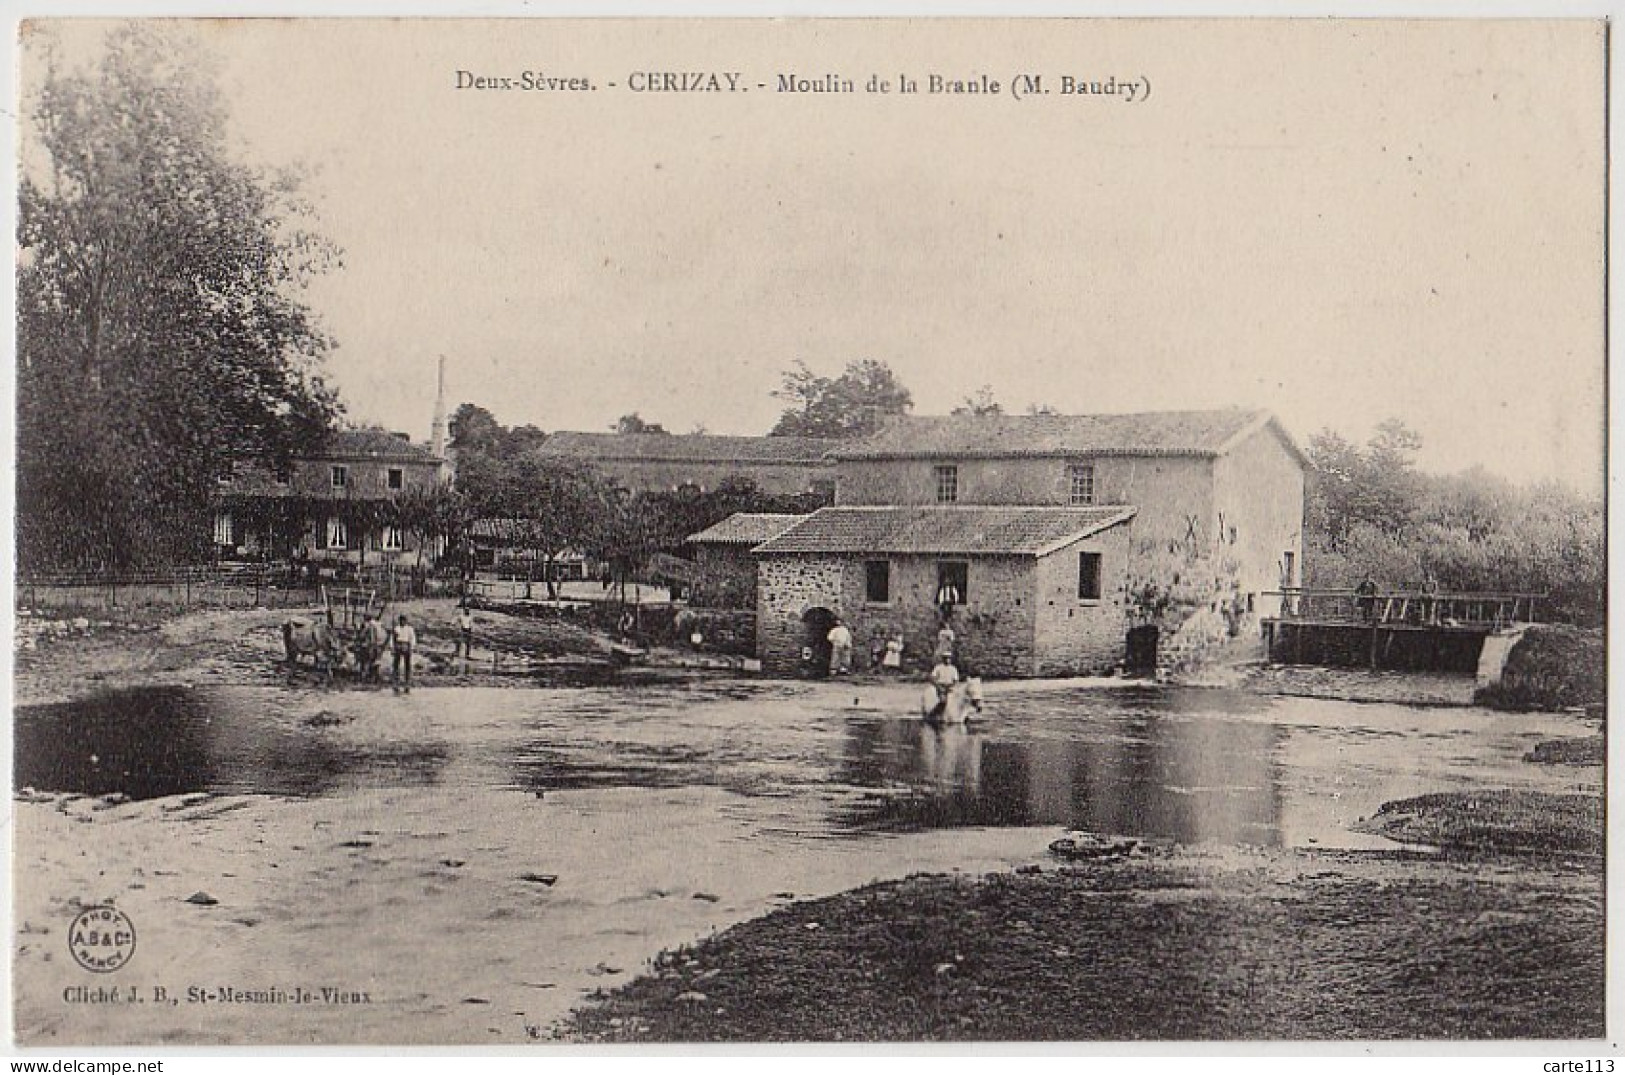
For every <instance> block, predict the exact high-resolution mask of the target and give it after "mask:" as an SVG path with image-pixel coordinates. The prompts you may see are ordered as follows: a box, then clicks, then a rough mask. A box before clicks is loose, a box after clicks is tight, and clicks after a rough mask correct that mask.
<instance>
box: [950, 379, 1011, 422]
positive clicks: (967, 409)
mask: <svg viewBox="0 0 1625 1075" xmlns="http://www.w3.org/2000/svg"><path fill="white" fill-rule="evenodd" d="M953 413H955V414H968V415H970V416H972V417H974V418H989V417H995V416H997V415H1001V414H1003V413H1004V404H1002V403H1000V402H999V401H998V400H996V399H994V398H993V386H992V385H990V384H984V385H983V386H982V387H980V388H978V389H977V390H976V391H975V392H974V393H972V394H971V395H968V396H966V397H965V402H963V403H961V404H960V405H959V406H957V407H955V408H954V410H953Z"/></svg>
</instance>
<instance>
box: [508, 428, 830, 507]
mask: <svg viewBox="0 0 1625 1075" xmlns="http://www.w3.org/2000/svg"><path fill="white" fill-rule="evenodd" d="M836 444H837V442H836V441H830V440H820V439H817V438H813V437H713V436H708V435H700V434H668V433H577V432H570V431H562V432H558V433H554V434H553V435H552V436H550V437H548V438H547V440H546V441H545V442H543V444H542V445H541V447H539V448H538V449H537V454H539V455H541V456H544V457H553V458H559V459H568V460H571V461H573V462H578V463H590V464H592V465H593V466H594V467H595V468H597V469H598V470H599V471H601V472H602V473H604V474H605V475H607V476H609V477H611V478H613V479H614V480H615V481H617V482H619V483H620V485H621V486H622V487H623V488H625V489H628V490H630V491H632V492H634V493H650V492H671V491H674V490H677V489H681V488H685V487H687V488H694V489H698V490H700V491H701V492H710V491H711V490H714V489H716V488H717V487H718V486H719V485H721V484H722V483H723V482H724V481H727V480H728V479H730V478H735V479H737V478H748V479H750V480H751V481H753V482H755V483H756V487H757V488H758V489H760V490H761V491H762V492H764V493H775V494H785V495H795V494H799V493H819V494H822V495H825V496H833V494H834V491H835V464H834V461H833V460H832V459H830V457H829V453H830V450H831V449H833V448H834V447H835V446H836Z"/></svg>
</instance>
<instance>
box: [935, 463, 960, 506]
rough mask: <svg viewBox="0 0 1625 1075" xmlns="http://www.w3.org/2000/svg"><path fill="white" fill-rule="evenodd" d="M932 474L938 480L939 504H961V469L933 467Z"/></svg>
mask: <svg viewBox="0 0 1625 1075" xmlns="http://www.w3.org/2000/svg"><path fill="white" fill-rule="evenodd" d="M931 472H932V474H934V475H935V476H936V480H937V503H938V504H956V503H958V502H959V468H958V467H956V466H951V465H950V466H941V467H932V468H931Z"/></svg>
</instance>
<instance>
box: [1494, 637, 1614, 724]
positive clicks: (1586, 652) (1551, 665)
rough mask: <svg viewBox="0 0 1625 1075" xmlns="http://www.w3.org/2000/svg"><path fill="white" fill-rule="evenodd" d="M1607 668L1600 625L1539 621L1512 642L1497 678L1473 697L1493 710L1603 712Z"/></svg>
mask: <svg viewBox="0 0 1625 1075" xmlns="http://www.w3.org/2000/svg"><path fill="white" fill-rule="evenodd" d="M1607 671H1608V662H1607V654H1606V647H1605V646H1604V645H1603V637H1602V632H1601V631H1600V630H1585V629H1582V628H1579V627H1567V626H1563V625H1552V626H1540V625H1537V626H1534V627H1531V628H1529V629H1528V630H1527V631H1525V632H1524V636H1523V637H1522V638H1521V639H1519V640H1518V644H1517V645H1516V646H1514V647H1512V652H1511V653H1510V654H1508V655H1507V663H1506V668H1505V669H1503V670H1502V673H1501V682H1500V683H1494V684H1491V685H1490V686H1488V687H1484V688H1483V689H1481V690H1480V691H1479V692H1478V694H1477V695H1476V696H1475V697H1474V701H1476V702H1477V703H1478V704H1479V705H1487V706H1491V707H1493V708H1495V709H1513V710H1525V709H1568V708H1571V707H1574V706H1586V707H1588V708H1596V709H1597V710H1599V711H1601V710H1602V708H1603V702H1604V700H1605V699H1606V697H1607V678H1606V677H1607Z"/></svg>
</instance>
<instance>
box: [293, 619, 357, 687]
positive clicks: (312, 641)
mask: <svg viewBox="0 0 1625 1075" xmlns="http://www.w3.org/2000/svg"><path fill="white" fill-rule="evenodd" d="M282 648H283V650H284V651H285V652H286V653H287V657H288V672H289V674H290V675H291V674H292V673H293V671H294V670H295V669H296V668H298V667H299V658H300V657H302V656H304V655H306V654H309V655H310V660H311V666H312V667H313V668H315V670H316V672H317V674H318V675H320V676H321V677H322V679H323V680H326V679H327V678H328V677H330V676H331V675H332V674H333V669H334V668H335V667H337V666H338V665H341V664H343V662H344V639H343V637H341V635H340V633H339V630H338V628H336V627H334V626H333V625H332V624H330V623H327V622H326V621H324V620H318V621H316V622H315V623H307V622H305V621H304V620H287V621H285V622H284V623H283V624H282Z"/></svg>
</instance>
